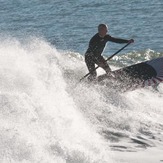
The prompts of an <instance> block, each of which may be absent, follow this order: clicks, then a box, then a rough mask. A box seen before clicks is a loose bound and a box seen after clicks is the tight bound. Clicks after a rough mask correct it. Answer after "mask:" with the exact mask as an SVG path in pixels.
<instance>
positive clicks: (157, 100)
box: [0, 37, 163, 163]
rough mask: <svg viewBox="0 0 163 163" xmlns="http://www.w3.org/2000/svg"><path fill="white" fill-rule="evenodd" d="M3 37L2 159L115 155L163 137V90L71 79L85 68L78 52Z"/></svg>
mask: <svg viewBox="0 0 163 163" xmlns="http://www.w3.org/2000/svg"><path fill="white" fill-rule="evenodd" d="M0 40H1V43H0V58H1V59H0V82H1V84H0V122H1V123H0V124H1V125H0V131H1V132H0V139H1V142H0V146H1V148H0V162H23V161H26V162H57V163H59V162H68V163H74V162H81V163H83V162H84V163H100V162H101V163H105V162H113V159H112V151H113V150H120V151H137V150H140V149H142V148H145V147H151V146H157V145H159V144H160V143H159V140H160V142H161V141H162V140H163V138H162V135H161V133H162V131H163V121H162V119H163V111H162V110H161V107H162V104H163V103H162V96H163V95H162V94H161V93H159V92H154V91H153V90H152V89H140V90H136V91H133V92H127V93H125V94H121V93H118V92H115V91H114V90H113V89H112V88H108V87H105V86H99V85H90V84H88V83H87V82H82V83H79V84H78V85H76V83H78V81H79V79H80V78H81V77H82V76H83V75H85V74H86V73H87V68H86V66H85V63H84V58H83V56H82V55H80V54H79V53H75V52H70V51H63V50H57V49H56V48H55V47H54V46H52V45H51V44H50V43H48V42H47V41H46V40H43V39H40V38H36V37H31V38H27V39H24V40H23V41H19V40H17V39H14V38H9V39H2V38H1V39H0ZM133 53H134V52H133ZM132 55H138V54H132ZM132 55H130V54H127V55H125V56H128V57H129V56H130V57H131V56H132ZM142 55H143V54H142ZM120 57H122V58H123V57H124V56H120ZM133 58H134V57H133ZM114 60H115V61H116V58H115V59H114ZM114 60H113V61H114ZM128 60H130V59H128ZM120 61H121V62H122V59H120ZM112 65H113V64H111V66H112ZM116 66H119V64H117V65H116ZM98 73H103V70H102V69H100V68H99V69H98ZM159 90H160V92H161V91H162V90H163V87H162V85H160V86H159ZM124 142H125V143H124Z"/></svg>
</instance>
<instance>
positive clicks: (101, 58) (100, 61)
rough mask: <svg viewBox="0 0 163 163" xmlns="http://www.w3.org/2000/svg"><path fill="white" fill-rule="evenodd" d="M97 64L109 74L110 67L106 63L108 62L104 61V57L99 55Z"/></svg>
mask: <svg viewBox="0 0 163 163" xmlns="http://www.w3.org/2000/svg"><path fill="white" fill-rule="evenodd" d="M97 64H98V65H99V66H100V67H102V68H103V69H104V70H105V71H106V73H107V74H109V73H110V72H111V69H110V67H109V65H108V63H107V62H106V61H105V59H104V58H103V57H102V56H101V57H100V58H98V60H97Z"/></svg>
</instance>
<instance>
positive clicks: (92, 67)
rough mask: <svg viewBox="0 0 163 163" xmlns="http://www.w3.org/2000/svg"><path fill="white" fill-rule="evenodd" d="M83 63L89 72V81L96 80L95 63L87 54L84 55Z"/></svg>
mask: <svg viewBox="0 0 163 163" xmlns="http://www.w3.org/2000/svg"><path fill="white" fill-rule="evenodd" d="M85 63H86V65H87V68H88V70H89V72H90V76H89V77H88V78H89V79H90V80H93V79H95V78H96V76H97V72H96V70H95V62H94V59H93V57H92V56H90V55H89V54H86V55H85Z"/></svg>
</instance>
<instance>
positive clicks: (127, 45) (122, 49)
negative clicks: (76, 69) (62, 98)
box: [79, 42, 132, 82]
mask: <svg viewBox="0 0 163 163" xmlns="http://www.w3.org/2000/svg"><path fill="white" fill-rule="evenodd" d="M131 43H132V42H128V43H127V44H126V45H125V46H124V47H122V48H121V49H119V50H118V51H117V52H115V53H114V54H113V55H111V56H110V57H108V58H107V59H106V60H105V62H107V61H108V60H110V59H111V58H113V57H114V56H115V55H116V54H118V53H119V52H120V51H122V50H123V49H124V48H126V47H127V46H128V45H129V44H131ZM99 67H100V66H97V67H96V68H95V69H94V70H92V71H95V70H96V69H98V68H99ZM92 71H91V72H92ZM91 72H89V73H88V74H86V75H85V76H83V77H82V78H81V79H80V80H79V82H81V81H82V80H83V79H84V78H86V77H87V76H88V75H90V73H91Z"/></svg>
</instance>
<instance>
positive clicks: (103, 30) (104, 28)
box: [98, 24, 108, 37]
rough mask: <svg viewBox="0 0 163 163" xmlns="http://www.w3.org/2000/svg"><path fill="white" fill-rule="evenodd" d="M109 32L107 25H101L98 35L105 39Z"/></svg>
mask: <svg viewBox="0 0 163 163" xmlns="http://www.w3.org/2000/svg"><path fill="white" fill-rule="evenodd" d="M107 32H108V26H107V25H106V24H99V26H98V33H99V35H100V36H101V37H104V36H105V35H106V34H107Z"/></svg>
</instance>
